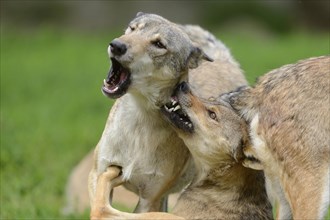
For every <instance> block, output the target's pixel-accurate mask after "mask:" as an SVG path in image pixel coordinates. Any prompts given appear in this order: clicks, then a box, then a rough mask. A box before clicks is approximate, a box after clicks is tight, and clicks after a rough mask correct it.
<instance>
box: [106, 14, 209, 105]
mask: <svg viewBox="0 0 330 220" xmlns="http://www.w3.org/2000/svg"><path fill="white" fill-rule="evenodd" d="M108 53H109V56H110V59H111V62H112V67H111V69H110V71H109V74H108V76H107V78H106V79H105V80H104V86H103V88H102V91H103V93H104V94H105V95H106V96H108V97H110V98H119V97H121V96H122V95H124V94H125V93H126V92H129V93H132V94H137V95H142V96H143V97H146V98H147V99H148V101H150V102H151V103H153V105H155V106H158V107H159V106H162V105H163V104H165V103H166V102H167V101H168V99H169V97H170V95H171V91H173V87H174V86H175V85H176V84H177V83H178V82H179V80H180V78H181V77H182V76H184V75H185V74H187V72H188V69H189V68H196V67H197V66H198V64H199V63H200V62H201V60H203V59H204V60H209V61H211V59H210V58H209V57H208V56H207V55H205V53H204V52H203V51H202V50H201V49H200V48H198V47H196V46H194V45H193V43H192V42H191V40H190V39H189V36H188V35H187V34H186V33H185V32H184V31H183V30H182V28H180V26H179V25H177V24H174V23H172V22H170V21H168V20H166V19H164V18H163V17H161V16H158V15H154V14H145V13H138V14H137V16H136V17H135V19H133V20H132V21H131V22H130V23H129V25H128V28H127V29H126V31H125V34H124V35H122V36H120V37H119V38H116V39H114V40H113V41H112V42H111V43H110V45H109V47H108Z"/></svg>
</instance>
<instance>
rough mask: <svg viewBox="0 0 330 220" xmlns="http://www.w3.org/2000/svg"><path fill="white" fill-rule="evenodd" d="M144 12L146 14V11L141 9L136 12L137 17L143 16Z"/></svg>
mask: <svg viewBox="0 0 330 220" xmlns="http://www.w3.org/2000/svg"><path fill="white" fill-rule="evenodd" d="M144 14H145V13H144V12H141V11H139V12H138V13H136V16H135V17H136V18H137V17H140V16H142V15H144Z"/></svg>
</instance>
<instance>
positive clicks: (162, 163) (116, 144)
mask: <svg viewBox="0 0 330 220" xmlns="http://www.w3.org/2000/svg"><path fill="white" fill-rule="evenodd" d="M187 33H189V35H188V34H187ZM157 39H161V40H162V41H163V43H164V44H166V46H167V49H166V50H162V49H157V48H156V47H155V46H154V45H153V44H152V42H153V41H154V40H157ZM116 40H119V41H120V42H122V43H125V44H126V45H128V49H127V52H126V53H125V54H123V55H122V56H121V57H117V59H118V60H119V61H120V62H121V63H122V65H124V66H125V68H128V69H130V71H131V73H132V74H131V81H132V83H131V85H130V87H129V89H128V91H127V93H126V94H125V95H123V96H122V97H120V98H119V99H118V100H117V101H116V103H115V105H114V107H113V108H112V109H111V112H110V114H109V118H108V120H107V123H106V126H105V129H104V132H103V134H102V137H101V139H100V141H99V143H98V145H97V147H96V150H95V163H94V166H93V168H92V171H91V173H90V175H89V191H90V197H91V200H92V201H93V197H94V194H95V191H96V188H97V187H96V184H97V179H98V176H99V175H101V174H102V173H103V172H104V171H106V169H107V167H109V166H111V165H116V166H120V167H122V172H123V178H124V181H125V182H124V186H125V187H126V188H128V189H129V190H131V191H133V192H135V193H136V194H138V195H139V203H138V206H137V208H136V210H135V211H136V212H146V211H157V210H162V209H163V207H164V206H163V205H164V203H165V202H164V201H165V198H166V196H167V195H168V194H169V193H171V192H177V191H180V190H181V189H182V188H183V187H184V186H186V184H187V183H189V182H190V181H191V179H192V177H193V175H194V166H193V163H192V161H191V156H190V153H189V151H188V149H187V148H186V146H185V144H184V143H183V141H182V140H181V139H180V138H179V137H178V136H177V134H176V133H175V132H174V130H173V129H172V128H171V126H170V125H169V124H168V123H167V122H166V121H165V120H164V119H163V118H162V116H161V113H160V111H159V108H160V107H161V106H162V105H164V104H165V103H166V102H168V101H169V100H170V96H171V94H172V92H173V88H174V86H175V85H176V84H177V83H178V82H179V81H180V79H181V78H186V77H187V73H188V68H190V70H189V78H191V79H190V81H191V83H192V84H195V85H196V87H199V91H200V92H201V94H203V96H204V97H205V98H209V97H211V96H216V95H217V94H218V93H219V88H220V87H219V86H217V85H216V84H214V82H213V81H215V80H216V81H218V80H219V81H220V82H221V81H223V87H224V88H225V89H226V91H229V90H232V89H234V88H236V87H237V86H240V85H245V84H246V81H245V79H244V76H243V74H242V71H241V70H240V68H239V65H238V64H237V62H236V61H235V60H234V59H233V58H232V56H231V55H230V53H229V50H228V49H227V48H226V47H225V46H224V45H223V44H222V43H221V42H220V41H219V40H217V39H215V38H214V36H213V35H211V34H210V33H208V32H207V31H205V30H203V29H201V28H199V27H196V26H181V25H177V24H174V23H172V22H170V21H168V20H166V19H164V18H162V17H160V16H157V15H151V14H139V15H138V16H137V17H136V18H135V19H134V20H133V21H132V22H130V24H129V27H128V28H127V30H126V32H125V34H124V35H123V36H121V37H119V38H117V39H116ZM202 50H204V51H205V52H206V53H207V55H205V53H203V51H202ZM109 54H110V56H113V54H111V51H110V50H109ZM207 57H211V58H213V59H214V62H213V63H212V64H211V63H210V62H207V63H210V64H211V65H210V66H207V65H204V64H202V66H201V67H199V68H196V67H197V66H198V65H199V64H200V63H201V60H202V59H207ZM205 63H206V62H205ZM212 66H213V67H212ZM222 67H224V69H226V71H219V70H221V68H222ZM193 68H196V69H194V70H193V71H192V69H193ZM228 69H229V70H230V71H229V72H230V73H229V72H228V71H227V70H228ZM199 75H201V76H199ZM229 75H230V76H229ZM231 75H232V76H231ZM213 78H214V79H215V80H212V79H213ZM227 78H228V79H227ZM195 80H198V82H196V81H195ZM209 83H211V84H210V85H208V84H209ZM210 87H213V89H209V88H210ZM69 186H70V187H74V184H72V183H69ZM71 196H75V195H71ZM71 206H72V205H71Z"/></svg>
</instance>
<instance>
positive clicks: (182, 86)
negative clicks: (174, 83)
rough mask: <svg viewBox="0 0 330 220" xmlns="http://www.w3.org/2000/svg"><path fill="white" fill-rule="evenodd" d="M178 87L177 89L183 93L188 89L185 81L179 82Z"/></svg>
mask: <svg viewBox="0 0 330 220" xmlns="http://www.w3.org/2000/svg"><path fill="white" fill-rule="evenodd" d="M178 87H179V90H180V91H182V92H184V93H188V92H189V91H190V89H189V85H188V84H187V83H186V82H182V83H180V84H179V86H178Z"/></svg>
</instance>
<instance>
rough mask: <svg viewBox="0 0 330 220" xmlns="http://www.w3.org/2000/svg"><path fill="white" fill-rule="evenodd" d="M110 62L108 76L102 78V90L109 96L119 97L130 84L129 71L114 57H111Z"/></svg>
mask: <svg viewBox="0 0 330 220" xmlns="http://www.w3.org/2000/svg"><path fill="white" fill-rule="evenodd" d="M111 63H112V66H111V68H110V70H109V73H108V76H107V78H106V79H104V80H103V87H102V92H103V94H104V95H106V96H108V97H109V98H119V97H121V96H122V95H124V94H125V93H126V92H127V90H128V87H129V85H130V84H131V72H130V71H129V70H128V69H126V68H124V67H123V66H122V65H121V64H120V63H119V62H118V61H117V60H116V59H115V58H111Z"/></svg>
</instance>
